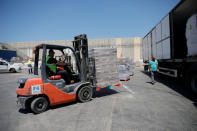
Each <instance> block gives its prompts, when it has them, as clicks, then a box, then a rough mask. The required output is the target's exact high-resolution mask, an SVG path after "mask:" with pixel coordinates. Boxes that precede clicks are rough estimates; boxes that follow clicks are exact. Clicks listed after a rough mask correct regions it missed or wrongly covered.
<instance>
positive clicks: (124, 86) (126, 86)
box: [121, 83, 135, 94]
mask: <svg viewBox="0 0 197 131" xmlns="http://www.w3.org/2000/svg"><path fill="white" fill-rule="evenodd" d="M121 85H122V87H124V88H125V89H127V90H128V91H129V92H130V93H132V94H135V92H134V91H132V90H131V89H129V88H128V87H127V86H126V85H124V84H122V83H121Z"/></svg>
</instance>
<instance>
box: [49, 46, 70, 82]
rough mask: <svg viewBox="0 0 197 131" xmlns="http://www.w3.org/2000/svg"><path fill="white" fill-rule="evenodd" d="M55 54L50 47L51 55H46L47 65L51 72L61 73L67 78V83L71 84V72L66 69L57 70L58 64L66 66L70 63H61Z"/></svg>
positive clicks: (54, 73)
mask: <svg viewBox="0 0 197 131" xmlns="http://www.w3.org/2000/svg"><path fill="white" fill-rule="evenodd" d="M54 55H55V52H54V51H53V50H52V49H50V50H49V55H48V56H47V57H46V65H47V66H48V68H49V69H50V72H51V73H52V74H53V75H61V77H62V78H63V79H64V80H65V82H66V84H70V77H69V74H68V72H67V71H66V70H57V65H58V66H66V65H68V64H67V63H60V62H58V61H57V60H56V59H55V58H53V57H54Z"/></svg>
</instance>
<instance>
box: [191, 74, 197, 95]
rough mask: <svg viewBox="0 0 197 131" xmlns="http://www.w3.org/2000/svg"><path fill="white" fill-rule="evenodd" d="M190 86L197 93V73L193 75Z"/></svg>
mask: <svg viewBox="0 0 197 131" xmlns="http://www.w3.org/2000/svg"><path fill="white" fill-rule="evenodd" d="M190 87H191V89H192V91H193V92H195V93H197V75H195V74H193V75H192V76H191V80H190Z"/></svg>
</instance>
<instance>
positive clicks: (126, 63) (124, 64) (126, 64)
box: [118, 58, 135, 80]
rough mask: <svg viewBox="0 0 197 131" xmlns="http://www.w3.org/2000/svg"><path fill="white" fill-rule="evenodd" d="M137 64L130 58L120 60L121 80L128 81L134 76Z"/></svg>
mask: <svg viewBox="0 0 197 131" xmlns="http://www.w3.org/2000/svg"><path fill="white" fill-rule="evenodd" d="M134 68H135V64H134V62H133V61H132V60H130V59H129V58H120V59H119V64H118V71H119V79H120V80H128V79H130V76H131V75H134V72H133V71H134Z"/></svg>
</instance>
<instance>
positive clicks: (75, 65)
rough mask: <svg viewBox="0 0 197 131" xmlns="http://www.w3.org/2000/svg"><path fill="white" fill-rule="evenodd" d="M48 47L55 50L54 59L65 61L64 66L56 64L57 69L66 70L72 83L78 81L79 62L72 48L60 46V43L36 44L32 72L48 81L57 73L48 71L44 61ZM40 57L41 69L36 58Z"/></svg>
mask: <svg viewBox="0 0 197 131" xmlns="http://www.w3.org/2000/svg"><path fill="white" fill-rule="evenodd" d="M50 49H53V51H54V52H55V56H54V59H56V61H57V62H59V63H63V64H64V63H66V64H67V65H66V66H56V67H57V69H56V70H57V71H59V70H66V71H67V72H68V74H69V77H70V78H71V80H72V81H73V82H72V83H77V82H79V81H80V63H79V60H78V58H77V57H76V54H75V52H74V50H73V49H72V48H71V47H68V46H60V45H49V44H41V45H38V46H36V49H35V52H34V53H35V66H34V74H35V75H39V74H40V75H41V78H42V80H43V82H50V81H52V80H51V79H50V77H51V76H55V75H57V74H55V73H53V72H52V71H50V69H49V67H48V66H47V63H46V57H47V53H48V51H49V50H50ZM39 58H40V59H41V63H42V64H41V68H40V69H41V70H40V71H39V68H38V60H39Z"/></svg>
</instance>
